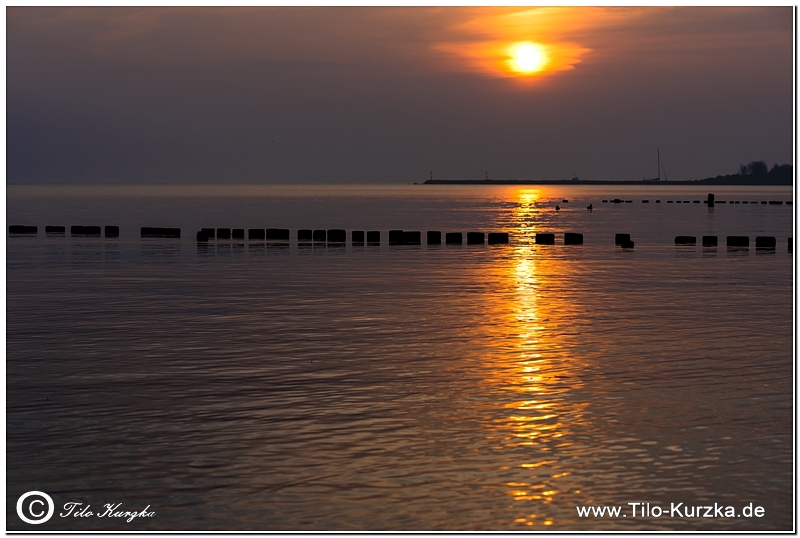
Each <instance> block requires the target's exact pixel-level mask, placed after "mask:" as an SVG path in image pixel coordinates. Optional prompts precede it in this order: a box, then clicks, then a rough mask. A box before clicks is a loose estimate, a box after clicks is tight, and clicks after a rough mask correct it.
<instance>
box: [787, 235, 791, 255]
mask: <svg viewBox="0 0 800 538" xmlns="http://www.w3.org/2000/svg"><path fill="white" fill-rule="evenodd" d="M787 243H788V244H789V252H791V251H792V238H791V237H790V238H789V241H787Z"/></svg>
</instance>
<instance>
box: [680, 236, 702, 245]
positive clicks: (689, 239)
mask: <svg viewBox="0 0 800 538" xmlns="http://www.w3.org/2000/svg"><path fill="white" fill-rule="evenodd" d="M675 244H676V245H696V244H697V237H695V236H693V235H676V236H675Z"/></svg>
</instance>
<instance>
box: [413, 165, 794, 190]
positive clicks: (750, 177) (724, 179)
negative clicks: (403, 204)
mask: <svg viewBox="0 0 800 538" xmlns="http://www.w3.org/2000/svg"><path fill="white" fill-rule="evenodd" d="M793 178H794V170H793V167H792V165H791V164H780V165H779V164H775V165H774V166H773V167H772V168H771V169H770V168H768V167H767V163H765V162H764V161H752V162H750V163H748V164H742V165H739V173H738V174H729V175H726V176H722V175H720V176H716V177H708V178H705V179H694V180H681V181H666V180H665V181H657V180H653V179H646V180H616V179H578V178H573V179H429V180H427V181H425V182H424V183H423V185H792V180H793Z"/></svg>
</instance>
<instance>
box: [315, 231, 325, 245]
mask: <svg viewBox="0 0 800 538" xmlns="http://www.w3.org/2000/svg"><path fill="white" fill-rule="evenodd" d="M313 238H314V242H315V243H325V242H326V241H327V240H328V231H327V230H314V236H313Z"/></svg>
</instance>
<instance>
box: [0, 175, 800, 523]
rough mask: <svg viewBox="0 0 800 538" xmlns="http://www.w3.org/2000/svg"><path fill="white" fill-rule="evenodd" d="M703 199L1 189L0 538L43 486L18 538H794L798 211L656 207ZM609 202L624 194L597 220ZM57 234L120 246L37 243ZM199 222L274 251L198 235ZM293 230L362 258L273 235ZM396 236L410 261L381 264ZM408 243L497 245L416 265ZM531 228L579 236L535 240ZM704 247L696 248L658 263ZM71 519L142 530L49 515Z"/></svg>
mask: <svg viewBox="0 0 800 538" xmlns="http://www.w3.org/2000/svg"><path fill="white" fill-rule="evenodd" d="M707 192H708V191H707V190H702V191H701V190H693V189H690V188H687V187H669V186H658V187H655V186H654V187H613V186H609V187H563V188H515V187H471V186H470V187H438V186H433V187H431V186H393V187H364V186H336V187H119V188H110V187H60V188H59V187H25V188H23V187H13V186H9V187H8V194H7V215H8V216H7V218H8V222H7V224H33V225H38V226H39V229H40V233H39V235H38V236H36V237H8V238H7V249H6V257H7V262H6V269H7V281H6V285H7V310H6V314H7V322H6V331H7V336H6V352H7V359H6V375H7V379H6V389H7V401H6V404H7V418H6V421H7V422H6V428H7V500H6V517H7V521H8V528H9V529H18V530H30V529H31V527H30V526H27V525H26V524H25V523H23V522H21V521H20V519H19V518H18V517H17V515H16V502H17V499H18V498H19V496H20V495H21V494H22V493H24V492H26V491H29V490H40V491H44V492H47V493H49V494H50V495H51V496H52V497H53V499H54V501H55V503H56V505H57V508H58V509H57V511H56V517H53V519H51V520H50V521H48V522H47V523H45V524H43V525H41V526H39V527H37V529H36V530H43V531H46V530H64V529H75V530H110V529H120V530H121V529H125V530H143V529H148V530H158V529H179V530H214V529H232V530H251V529H252V530H435V529H442V530H447V529H450V530H459V529H463V530H493V529H496V530H530V529H535V530H544V529H555V530H573V529H583V530H590V529H623V530H637V529H653V530H668V529H677V530H693V529H723V530H746V529H761V530H764V529H774V530H791V529H792V526H793V521H794V513H793V507H794V498H793V459H792V458H793V453H792V447H793V392H792V391H793V379H794V378H793V375H794V372H793V351H792V342H793V333H792V329H793V326H792V320H793V311H792V307H793V279H792V276H793V257H792V254H791V253H789V252H788V251H787V238H788V237H792V236H793V232H792V230H793V220H792V219H793V206H792V205H788V206H787V205H785V204H784V205H781V206H777V205H762V204H747V205H744V204H736V205H733V204H725V205H718V206H716V207H715V208H714V209H709V208H707V207H706V206H705V205H703V204H693V203H689V204H683V203H681V204H667V203H666V201H667V200H681V201H684V200H687V201H693V200H701V199H704V198H705V195H706V194H707ZM712 192H715V193H716V196H717V199H718V200H726V201H733V200H738V201H745V200H746V201H748V202H752V201H761V200H782V201H787V200H791V199H792V190H791V189H790V188H761V189H758V188H745V187H713V188H712ZM617 197H618V198H623V199H630V200H632V201H633V203H630V204H618V205H614V204H603V203H602V202H601V200H602V199H608V198H617ZM563 199H568V200H569V202H566V203H564V202H562V200H563ZM642 199H649V200H650V203H648V204H643V203H642V202H641V200H642ZM656 199H661V201H662V203H661V204H655V203H654V202H655V200H656ZM589 203H593V205H594V210H593V211H592V212H589V211H587V210H586V208H585V207H586V205H588V204H589ZM556 204H559V205H560V206H561V208H562V209H561V211H555V209H554V207H555V205H556ZM74 224H80V225H101V226H102V225H119V226H120V228H121V233H120V237H119V239H118V240H111V239H101V238H77V237H76V238H72V237H69V234H67V237H46V236H45V234H44V226H45V225H64V226H67V227H68V226H70V225H74ZM141 226H180V227H181V228H182V229H183V238H182V239H180V240H168V239H161V240H142V239H140V238H139V233H138V230H139V227H141ZM200 227H241V228H251V227H260V228H267V227H285V228H291V229H292V241H291V242H290V243H289V244H287V245H271V244H264V243H263V242H262V243H254V242H241V243H235V242H234V243H231V242H229V241H225V242H214V241H212V242H210V243H209V244H208V245H197V243H196V242H195V241H194V234H195V232H196V231H197V230H198V229H199V228H200ZM297 228H345V229H347V230H348V233H349V231H350V230H354V229H355V230H381V231H382V233H383V244H382V245H381V246H379V247H372V246H367V247H358V246H353V245H350V244H349V243H348V245H347V246H346V247H334V246H327V247H326V246H320V245H315V246H303V245H297V243H296V241H295V240H294V239H295V237H296V235H295V232H296V230H297ZM392 228H403V229H407V230H411V229H413V230H421V231H423V244H422V245H421V246H404V247H394V246H393V247H389V246H388V245H387V244H386V240H387V230H389V229H392ZM429 229H431V230H441V231H442V232H446V231H461V232H467V231H484V232H488V231H508V232H510V233H511V243H510V244H509V245H499V246H467V245H464V246H452V245H448V246H445V245H442V246H433V245H431V246H428V245H426V244H425V240H424V237H425V234H424V231H425V230H429ZM542 231H545V232H555V233H557V234H561V233H563V232H568V231H573V232H581V233H583V234H584V236H585V244H584V245H582V246H569V247H568V246H564V245H563V244H561V243H562V241H561V237H560V235H559V236H558V239H557V244H556V245H552V246H549V245H535V244H534V234H535V233H536V232H542ZM617 232H624V233H630V234H631V235H632V238H633V240H634V241H635V242H636V247H635V249H634V250H632V251H622V250H621V249H620V248H619V247H615V246H614V240H613V239H614V234H615V233H617ZM711 234H714V235H718V236H719V237H720V247H719V248H716V249H704V248H702V247H700V246H698V247H696V248H695V247H680V248H679V247H675V246H674V245H673V244H672V243H673V239H674V236H675V235H695V236H698V239H699V236H701V235H711ZM726 235H749V236H750V237H751V247H750V249H745V250H728V249H727V248H726V247H725V246H724V244H725V236H726ZM757 235H770V236H775V237H776V238H777V243H778V247H777V249H776V250H775V251H756V250H755V248H754V247H753V241H754V237H755V236H757ZM70 501H75V502H82V503H87V504H91V505H92V507H93V509H94V508H95V507H97V508H100V507H101V506H102V505H103V504H105V503H112V502H113V503H123V507H124V508H126V509H129V510H141V509H142V508H144V507H145V506H147V505H149V506H150V509H151V510H154V511H155V512H156V516H155V517H153V518H149V519H141V520H136V521H134V522H132V523H125V522H124V521H121V520H118V521H113V520H112V521H109V520H108V519H100V518H96V517H92V518H61V517H58V512H59V511H61V510H60V508H61V506H62V505H63V504H64V503H66V502H70ZM629 502H643V503H650V504H651V505H659V506H662V507H669V505H670V503H673V502H674V503H678V502H682V503H684V505H697V504H701V505H706V504H712V505H713V503H715V502H716V503H718V504H724V505H732V506H735V507H736V509H737V510H740V508H741V507H742V506H744V505H747V504H749V503H751V502H752V503H754V505H760V506H763V507H764V508H765V516H764V517H762V518H752V519H746V518H731V519H723V518H713V519H703V518H681V517H668V516H667V515H664V516H662V517H660V518H656V517H653V516H652V515H651V516H650V517H641V516H640V514H637V515H639V517H636V518H634V517H632V514H631V512H630V507H629V506H628V504H627V503H629ZM588 505H595V506H599V505H609V506H611V505H616V506H624V507H625V510H624V512H623V513H626V514H627V517H625V518H608V517H605V518H580V517H578V514H577V510H576V506H588Z"/></svg>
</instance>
